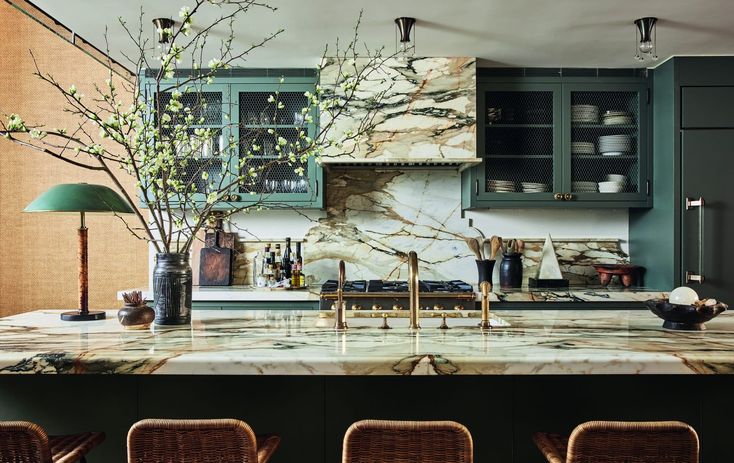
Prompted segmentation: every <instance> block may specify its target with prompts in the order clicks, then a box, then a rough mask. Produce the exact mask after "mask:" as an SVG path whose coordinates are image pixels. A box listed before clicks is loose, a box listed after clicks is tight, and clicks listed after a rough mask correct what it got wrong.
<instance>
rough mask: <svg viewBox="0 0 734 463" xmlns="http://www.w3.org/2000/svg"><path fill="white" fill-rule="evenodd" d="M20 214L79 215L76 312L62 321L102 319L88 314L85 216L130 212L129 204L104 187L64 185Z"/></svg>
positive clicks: (100, 314) (100, 315) (97, 313)
mask: <svg viewBox="0 0 734 463" xmlns="http://www.w3.org/2000/svg"><path fill="white" fill-rule="evenodd" d="M23 212H78V213H79V214H80V216H81V225H80V226H79V310H77V311H73V312H64V313H62V314H61V319H62V320H66V321H86V320H102V319H104V318H105V313H104V311H94V312H90V311H89V278H88V277H89V275H88V264H89V261H88V258H87V226H86V225H85V223H84V215H85V214H86V213H90V212H91V213H100V212H101V213H113V212H114V213H125V214H130V213H132V212H134V211H133V209H132V207H131V206H130V204H128V202H127V201H125V200H124V199H123V198H122V197H121V196H120V195H119V194H117V193H116V192H115V191H113V190H112V189H111V188H108V187H106V186H103V185H90V184H87V183H64V184H60V185H56V186H53V187H51V188H50V189H48V190H47V191H46V192H45V193H43V194H42V195H41V196H39V197H37V198H36V199H34V200H33V201H32V202H31V203H30V204H29V205H28V206H26V208H25V209H24V210H23Z"/></svg>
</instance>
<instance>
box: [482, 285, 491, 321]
mask: <svg viewBox="0 0 734 463" xmlns="http://www.w3.org/2000/svg"><path fill="white" fill-rule="evenodd" d="M479 288H480V289H481V291H482V322H481V323H479V327H480V328H481V329H482V330H488V329H490V328H491V326H490V324H489V291H490V290H491V289H492V283H490V282H488V281H483V282H482V283H481V284H480V285H479Z"/></svg>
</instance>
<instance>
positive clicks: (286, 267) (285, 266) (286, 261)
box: [280, 238, 293, 279]
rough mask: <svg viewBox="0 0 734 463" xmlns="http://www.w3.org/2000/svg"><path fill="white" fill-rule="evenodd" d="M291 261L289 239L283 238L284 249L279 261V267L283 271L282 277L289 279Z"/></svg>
mask: <svg viewBox="0 0 734 463" xmlns="http://www.w3.org/2000/svg"><path fill="white" fill-rule="evenodd" d="M292 266H293V263H292V262H291V239H290V238H286V239H285V250H284V251H283V259H282V260H281V261H280V269H281V272H283V278H288V279H290V277H291V269H292Z"/></svg>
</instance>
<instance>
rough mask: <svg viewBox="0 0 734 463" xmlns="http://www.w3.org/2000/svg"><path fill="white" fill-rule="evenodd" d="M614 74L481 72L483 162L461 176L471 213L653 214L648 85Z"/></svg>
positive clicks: (632, 76) (480, 151)
mask: <svg viewBox="0 0 734 463" xmlns="http://www.w3.org/2000/svg"><path fill="white" fill-rule="evenodd" d="M536 71H537V70H536ZM546 71H547V72H548V73H550V71H549V70H546ZM562 71H563V70H560V71H557V72H562ZM572 71H574V70H572ZM575 71H577V73H578V71H580V70H575ZM614 71H616V72H615V74H617V75H615V76H606V77H605V76H598V75H595V76H593V77H584V76H571V77H559V76H558V75H557V72H556V76H555V77H539V76H531V77H529V76H500V75H497V74H502V72H503V71H502V70H488V71H486V72H485V75H484V76H482V75H480V77H479V79H478V81H479V83H478V86H477V108H478V110H477V112H478V117H477V155H478V156H479V157H481V158H482V159H483V162H482V164H479V165H477V166H475V167H473V168H472V169H469V170H467V171H464V172H463V173H462V176H463V177H462V182H463V187H462V204H463V206H464V208H485V207H548V206H550V207H617V208H619V207H649V206H650V204H651V197H650V195H649V186H650V180H651V179H650V169H649V140H648V128H649V126H650V124H649V117H650V116H649V111H648V107H649V93H648V83H647V79H646V78H645V77H643V76H639V75H636V74H638V72H637V71H634V70H614ZM622 71H627V73H629V75H627V76H624V75H622V76H620V75H618V74H620V73H622V74H624V72H622ZM513 72H518V71H513ZM595 73H596V74H598V73H599V71H597V70H595ZM487 74H489V75H487Z"/></svg>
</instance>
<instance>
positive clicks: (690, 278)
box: [686, 197, 706, 283]
mask: <svg viewBox="0 0 734 463" xmlns="http://www.w3.org/2000/svg"><path fill="white" fill-rule="evenodd" d="M704 205H705V201H704V200H703V197H699V198H698V199H693V198H688V197H687V198H686V210H687V211H690V210H691V209H693V208H695V207H697V208H698V273H693V272H691V271H688V270H686V283H692V282H696V283H703V280H704V277H703V263H704V252H705V250H706V247H705V245H704V235H705V233H704V232H705V226H706V225H705V222H704V209H705V207H704Z"/></svg>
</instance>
